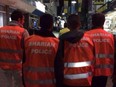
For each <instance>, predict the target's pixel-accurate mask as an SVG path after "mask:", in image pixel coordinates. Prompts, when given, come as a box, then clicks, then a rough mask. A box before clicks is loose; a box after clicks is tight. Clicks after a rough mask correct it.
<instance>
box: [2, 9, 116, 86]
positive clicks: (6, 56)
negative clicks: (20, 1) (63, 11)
mask: <svg viewBox="0 0 116 87" xmlns="http://www.w3.org/2000/svg"><path fill="white" fill-rule="evenodd" d="M11 19H12V21H11V22H10V23H9V24H8V25H6V26H4V27H2V28H0V87H106V83H107V79H108V77H109V76H111V77H112V81H113V83H114V86H113V87H116V76H115V75H116V69H115V67H116V65H115V64H116V63H115V62H116V61H115V43H114V42H115V38H114V36H113V35H112V34H111V33H108V32H106V31H104V30H103V24H104V21H105V16H104V15H103V14H101V13H95V14H94V15H92V24H93V27H92V29H91V30H89V31H85V32H84V31H82V30H79V29H80V26H81V22H80V18H79V16H78V15H76V14H71V15H69V16H68V18H67V27H68V29H69V30H68V31H67V32H66V33H63V34H62V35H60V37H59V38H57V37H55V36H54V34H53V33H52V28H53V17H52V16H51V15H50V14H44V15H42V16H41V17H40V27H41V29H40V30H38V31H36V32H35V33H34V34H33V35H29V34H28V31H27V30H26V29H24V28H23V24H24V20H25V19H24V15H23V13H22V12H21V11H20V10H15V11H13V12H12V14H11Z"/></svg>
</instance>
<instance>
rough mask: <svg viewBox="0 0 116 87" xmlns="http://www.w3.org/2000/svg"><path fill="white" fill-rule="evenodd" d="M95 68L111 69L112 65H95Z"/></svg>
mask: <svg viewBox="0 0 116 87" xmlns="http://www.w3.org/2000/svg"><path fill="white" fill-rule="evenodd" d="M95 67H96V68H113V65H96V66H95Z"/></svg>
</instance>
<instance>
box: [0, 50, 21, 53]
mask: <svg viewBox="0 0 116 87" xmlns="http://www.w3.org/2000/svg"><path fill="white" fill-rule="evenodd" d="M0 52H7V53H22V50H11V49H0Z"/></svg>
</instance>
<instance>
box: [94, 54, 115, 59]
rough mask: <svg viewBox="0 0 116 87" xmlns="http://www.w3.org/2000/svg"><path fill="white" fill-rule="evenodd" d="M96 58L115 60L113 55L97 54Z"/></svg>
mask: <svg viewBox="0 0 116 87" xmlns="http://www.w3.org/2000/svg"><path fill="white" fill-rule="evenodd" d="M96 58H114V55H113V54H96Z"/></svg>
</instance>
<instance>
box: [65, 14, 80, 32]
mask: <svg viewBox="0 0 116 87" xmlns="http://www.w3.org/2000/svg"><path fill="white" fill-rule="evenodd" d="M80 25H81V23H80V18H79V16H78V15H76V14H71V15H70V16H69V17H68V18H67V26H68V28H69V29H70V30H75V29H79V28H80Z"/></svg>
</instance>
